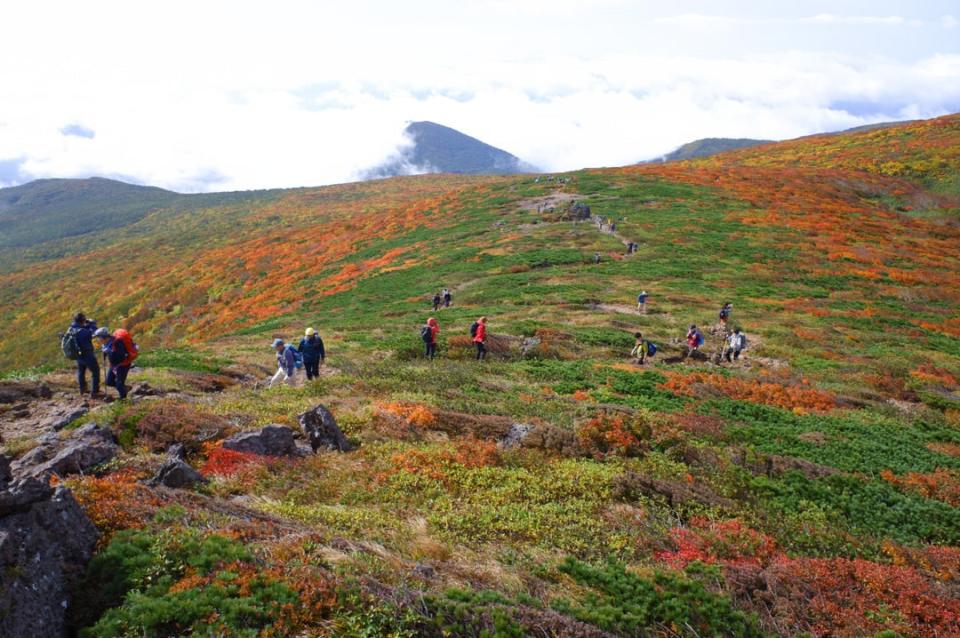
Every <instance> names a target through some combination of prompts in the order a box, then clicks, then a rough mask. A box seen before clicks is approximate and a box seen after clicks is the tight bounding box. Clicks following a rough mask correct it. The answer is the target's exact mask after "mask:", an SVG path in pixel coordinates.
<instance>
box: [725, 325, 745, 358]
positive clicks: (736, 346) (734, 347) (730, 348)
mask: <svg viewBox="0 0 960 638" xmlns="http://www.w3.org/2000/svg"><path fill="white" fill-rule="evenodd" d="M746 347H747V335H745V334H743V333H742V332H740V328H734V330H733V334H731V335H730V336H729V337H727V348H726V352H725V353H724V357H725V358H726V360H727V361H730V362H731V363H732V362H733V361H734V360H737V359H739V358H740V353H741V352H743V350H744V349H745V348H746Z"/></svg>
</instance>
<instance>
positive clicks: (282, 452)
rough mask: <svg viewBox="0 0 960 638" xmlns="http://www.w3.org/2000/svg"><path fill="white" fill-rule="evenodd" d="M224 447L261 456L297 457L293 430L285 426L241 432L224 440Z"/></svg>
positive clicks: (270, 426)
mask: <svg viewBox="0 0 960 638" xmlns="http://www.w3.org/2000/svg"><path fill="white" fill-rule="evenodd" d="M223 447H224V448H226V449H228V450H235V451H237V452H248V453H250V454H259V455H261V456H295V455H296V454H297V446H296V443H295V441H294V440H293V430H292V429H290V428H288V427H287V426H285V425H266V426H264V427H262V428H260V429H259V430H251V431H249V432H240V433H239V434H234V435H233V436H231V437H229V438H227V439H224V441H223Z"/></svg>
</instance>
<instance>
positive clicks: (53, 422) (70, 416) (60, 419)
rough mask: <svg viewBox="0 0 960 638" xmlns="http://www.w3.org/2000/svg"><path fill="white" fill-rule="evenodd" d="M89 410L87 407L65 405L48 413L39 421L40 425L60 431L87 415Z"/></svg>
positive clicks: (43, 427)
mask: <svg viewBox="0 0 960 638" xmlns="http://www.w3.org/2000/svg"><path fill="white" fill-rule="evenodd" d="M87 412H89V410H88V409H87V408H85V407H70V406H64V407H62V408H59V409H57V410H54V411H52V412H50V413H49V414H47V416H45V417H43V418H42V419H41V420H40V421H39V422H38V426H39V427H41V428H42V429H51V430H54V431H60V430H62V429H63V428H64V427H66V426H67V425H70V424H71V423H73V422H74V421H76V420H77V419H79V418H80V417H82V416H86V414H87Z"/></svg>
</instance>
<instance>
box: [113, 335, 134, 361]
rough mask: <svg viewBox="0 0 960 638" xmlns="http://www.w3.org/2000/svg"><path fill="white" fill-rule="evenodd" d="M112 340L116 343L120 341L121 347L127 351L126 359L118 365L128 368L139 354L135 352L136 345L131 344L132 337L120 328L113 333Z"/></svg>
mask: <svg viewBox="0 0 960 638" xmlns="http://www.w3.org/2000/svg"><path fill="white" fill-rule="evenodd" d="M113 338H114V339H115V340H117V341H122V342H123V347H124V348H126V350H127V358H126V359H124V360H123V362H122V363H121V364H120V365H122V366H128V365H130V364H131V363H133V360H134V359H136V358H137V355H139V354H140V353H139V352H138V350H137V344H135V343H134V342H133V336H132V335H131V334H130V333H129V332H128V331H127V330H124V329H123V328H120V329H118V330H116V331H114V333H113Z"/></svg>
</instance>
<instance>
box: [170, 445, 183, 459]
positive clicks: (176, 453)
mask: <svg viewBox="0 0 960 638" xmlns="http://www.w3.org/2000/svg"><path fill="white" fill-rule="evenodd" d="M167 456H169V457H170V458H172V459H180V460H181V461H182V460H184V459H185V458H187V448H185V447H184V446H183V443H174V444H173V445H171V446H170V447H168V448H167Z"/></svg>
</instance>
